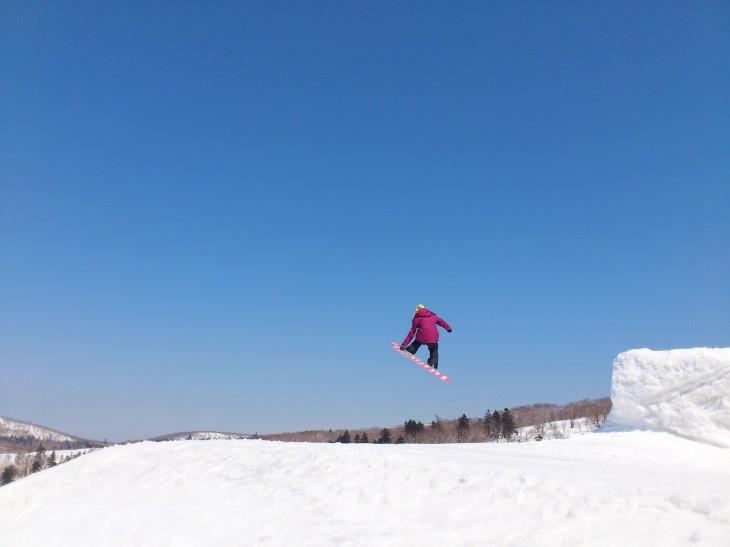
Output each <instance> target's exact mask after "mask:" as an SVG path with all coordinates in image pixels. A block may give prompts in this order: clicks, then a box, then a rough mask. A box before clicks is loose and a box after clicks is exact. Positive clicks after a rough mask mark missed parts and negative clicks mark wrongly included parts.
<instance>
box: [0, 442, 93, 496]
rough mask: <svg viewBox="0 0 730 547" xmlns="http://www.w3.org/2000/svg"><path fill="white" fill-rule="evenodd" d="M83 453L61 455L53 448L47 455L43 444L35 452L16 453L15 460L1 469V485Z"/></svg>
mask: <svg viewBox="0 0 730 547" xmlns="http://www.w3.org/2000/svg"><path fill="white" fill-rule="evenodd" d="M81 454H82V453H81V452H77V453H76V454H66V455H65V456H60V457H59V456H57V455H56V451H55V450H53V451H52V452H51V454H50V455H47V454H46V449H45V448H44V446H43V445H42V444H41V445H39V446H38V449H37V450H36V451H35V453H28V454H16V455H15V461H14V462H13V463H11V464H8V465H6V466H5V467H4V468H3V469H2V471H0V486H4V485H6V484H9V483H11V482H13V481H15V480H17V479H20V478H22V477H25V476H28V475H31V474H32V473H37V472H38V471H42V470H44V469H49V468H51V467H55V466H57V465H60V464H62V463H66V462H67V461H70V460H73V459H75V458H78V457H79V456H81Z"/></svg>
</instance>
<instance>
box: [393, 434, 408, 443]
mask: <svg viewBox="0 0 730 547" xmlns="http://www.w3.org/2000/svg"><path fill="white" fill-rule="evenodd" d="M405 442H406V440H405V439H404V438H403V435H399V436H398V438H397V439H396V440H395V444H405Z"/></svg>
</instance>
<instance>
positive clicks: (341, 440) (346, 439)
mask: <svg viewBox="0 0 730 547" xmlns="http://www.w3.org/2000/svg"><path fill="white" fill-rule="evenodd" d="M336 442H338V443H349V442H352V441H351V439H350V432H349V431H347V430H345V432H344V433H343V434H342V435H340V436H339V437H337V441H336Z"/></svg>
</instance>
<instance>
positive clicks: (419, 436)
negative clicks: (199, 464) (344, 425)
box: [257, 397, 611, 444]
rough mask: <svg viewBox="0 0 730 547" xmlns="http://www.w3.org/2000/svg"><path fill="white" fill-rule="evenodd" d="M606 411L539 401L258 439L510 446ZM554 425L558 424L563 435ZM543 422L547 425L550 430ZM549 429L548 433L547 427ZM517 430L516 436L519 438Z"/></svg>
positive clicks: (589, 426) (606, 407)
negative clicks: (478, 412)
mask: <svg viewBox="0 0 730 547" xmlns="http://www.w3.org/2000/svg"><path fill="white" fill-rule="evenodd" d="M610 410H611V399H610V398H609V397H604V398H601V399H592V400H589V399H583V400H581V401H577V402H573V403H568V404H565V405H556V404H548V403H540V404H535V405H525V406H519V407H514V408H512V409H509V408H505V409H503V410H501V411H500V410H494V411H492V410H487V411H486V412H485V414H484V415H483V416H479V417H468V416H467V415H466V414H462V415H461V416H460V417H459V418H456V419H452V420H444V419H442V418H440V417H439V416H436V417H435V419H434V420H433V421H431V422H430V423H426V424H424V423H423V422H421V421H417V420H414V419H408V420H406V421H405V422H403V425H402V426H392V427H371V428H364V429H358V430H342V429H340V430H334V431H333V430H332V429H330V430H309V431H301V432H297V433H279V434H274V435H262V436H257V438H263V439H267V440H279V441H295V442H296V441H300V442H330V443H337V442H339V443H371V444H372V443H375V444H392V443H395V444H400V443H458V442H513V441H525V440H540V439H541V438H543V436H548V434H549V435H550V436H551V437H553V438H561V437H564V436H568V434H569V431H567V429H574V428H576V429H577V428H584V430H591V431H592V430H594V429H596V428H597V427H600V426H601V425H602V424H603V421H604V420H605V418H606V416H607V415H608V413H609V411H610ZM555 422H561V424H560V427H561V428H564V429H563V430H562V431H558V430H557V426H556V424H555ZM548 424H551V425H550V427H549V426H548ZM551 427H552V430H551V429H550V428H551ZM518 431H519V435H518Z"/></svg>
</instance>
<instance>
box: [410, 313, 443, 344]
mask: <svg viewBox="0 0 730 547" xmlns="http://www.w3.org/2000/svg"><path fill="white" fill-rule="evenodd" d="M436 325H439V326H441V327H443V328H445V329H446V330H447V331H448V332H451V327H450V326H449V324H448V323H447V322H446V321H444V320H443V319H441V318H440V317H439V316H438V315H436V314H435V313H433V312H432V311H431V310H427V309H426V308H421V309H419V310H418V312H416V315H415V316H414V317H413V322H412V323H411V331H410V332H409V333H408V336H406V339H405V340H403V344H402V345H404V346H407V345H408V343H409V342H410V341H411V340H412V339H413V335H414V334H415V335H416V342H421V343H422V344H433V343H435V342H438V341H439V331H438V329H437V328H436Z"/></svg>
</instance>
